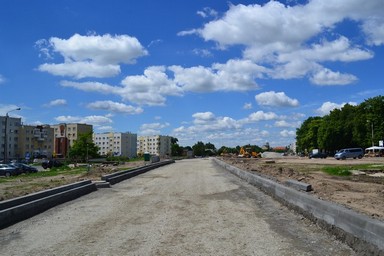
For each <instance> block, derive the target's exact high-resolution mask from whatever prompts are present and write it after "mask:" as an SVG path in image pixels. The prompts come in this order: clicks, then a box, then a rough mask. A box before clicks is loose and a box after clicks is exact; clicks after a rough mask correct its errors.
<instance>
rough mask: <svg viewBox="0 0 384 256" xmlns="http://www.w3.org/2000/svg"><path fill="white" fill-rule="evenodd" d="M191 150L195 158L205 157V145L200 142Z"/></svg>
mask: <svg viewBox="0 0 384 256" xmlns="http://www.w3.org/2000/svg"><path fill="white" fill-rule="evenodd" d="M192 149H193V154H194V155H195V156H205V145H204V143H203V142H202V141H198V142H197V143H196V144H195V145H193V146H192Z"/></svg>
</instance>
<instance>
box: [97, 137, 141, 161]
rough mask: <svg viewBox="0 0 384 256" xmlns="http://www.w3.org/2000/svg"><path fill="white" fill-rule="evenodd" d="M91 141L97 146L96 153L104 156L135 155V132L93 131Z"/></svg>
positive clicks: (131, 156) (130, 156)
mask: <svg viewBox="0 0 384 256" xmlns="http://www.w3.org/2000/svg"><path fill="white" fill-rule="evenodd" d="M93 143H95V145H96V146H98V147H99V151H98V153H99V154H100V155H103V156H106V155H109V156H124V157H129V158H133V157H136V156H137V150H136V149H137V147H136V145H137V134H133V133H129V132H125V133H120V132H108V133H94V134H93Z"/></svg>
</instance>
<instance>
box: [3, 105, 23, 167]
mask: <svg viewBox="0 0 384 256" xmlns="http://www.w3.org/2000/svg"><path fill="white" fill-rule="evenodd" d="M20 109H21V108H15V109H12V110H10V111H8V112H7V113H6V114H5V131H4V163H7V162H8V118H9V115H8V113H9V112H12V111H15V110H20Z"/></svg>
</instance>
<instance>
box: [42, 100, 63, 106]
mask: <svg viewBox="0 0 384 256" xmlns="http://www.w3.org/2000/svg"><path fill="white" fill-rule="evenodd" d="M65 105H67V101H66V100H65V99H56V100H52V101H50V102H49V103H47V104H45V106H46V107H57V106H65Z"/></svg>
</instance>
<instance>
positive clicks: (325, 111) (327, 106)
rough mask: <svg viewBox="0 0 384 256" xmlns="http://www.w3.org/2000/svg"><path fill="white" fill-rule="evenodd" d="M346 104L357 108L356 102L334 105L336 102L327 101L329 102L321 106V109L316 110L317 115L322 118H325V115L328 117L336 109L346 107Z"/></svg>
mask: <svg viewBox="0 0 384 256" xmlns="http://www.w3.org/2000/svg"><path fill="white" fill-rule="evenodd" d="M345 104H349V105H352V106H356V105H357V103H356V102H348V103H345V102H344V103H341V104H337V103H334V102H330V101H327V102H324V103H323V104H322V105H321V107H320V108H318V109H317V110H316V113H317V114H319V115H320V116H325V115H328V114H329V112H331V111H332V110H334V109H341V108H342V107H344V105H345Z"/></svg>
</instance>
